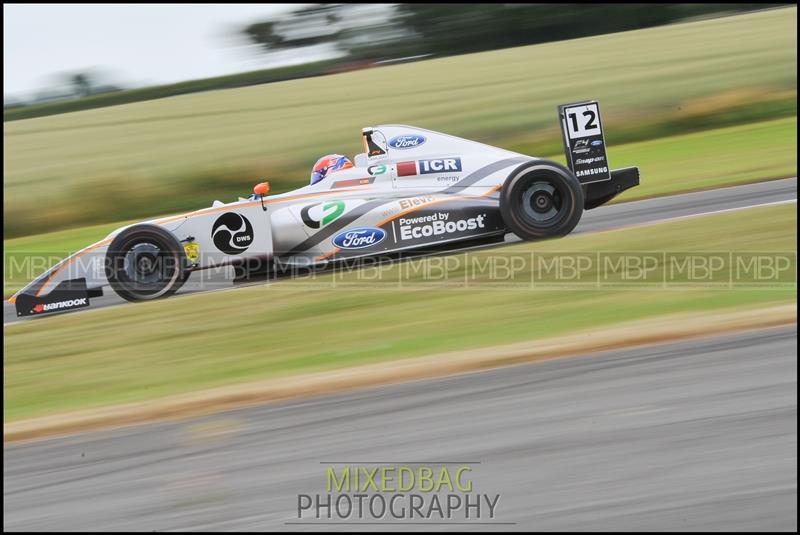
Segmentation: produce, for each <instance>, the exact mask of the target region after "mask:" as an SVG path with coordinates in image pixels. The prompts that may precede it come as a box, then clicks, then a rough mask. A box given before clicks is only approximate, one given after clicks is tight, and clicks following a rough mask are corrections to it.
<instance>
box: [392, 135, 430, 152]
mask: <svg viewBox="0 0 800 535" xmlns="http://www.w3.org/2000/svg"><path fill="white" fill-rule="evenodd" d="M423 143H425V136H421V135H419V134H406V135H402V136H395V137H393V138H392V139H390V140H389V146H390V147H392V148H393V149H415V148H417V147H419V146H420V145H422V144H423Z"/></svg>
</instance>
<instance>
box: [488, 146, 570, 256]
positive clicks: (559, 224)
mask: <svg viewBox="0 0 800 535" xmlns="http://www.w3.org/2000/svg"><path fill="white" fill-rule="evenodd" d="M500 214H501V215H502V217H503V221H504V222H505V224H506V226H507V227H508V228H509V230H511V231H512V232H513V233H514V234H516V235H517V236H519V237H520V238H522V239H524V240H538V239H543V238H553V237H557V236H564V235H565V234H569V233H570V232H572V229H574V228H575V226H576V225H577V224H578V222H579V221H580V219H581V215H582V214H583V190H582V188H581V184H580V182H579V181H578V179H577V178H576V177H575V175H573V174H572V173H571V172H570V171H569V169H567V168H565V167H564V166H562V165H559V164H557V163H555V162H550V161H547V160H535V161H532V162H527V163H524V164H522V165H521V166H519V167H517V168H516V169H515V170H514V171H513V172H512V173H511V174H510V175H509V176H508V178H507V179H506V181H505V182H504V183H503V187H502V189H501V190H500Z"/></svg>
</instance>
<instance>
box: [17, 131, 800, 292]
mask: <svg viewBox="0 0 800 535" xmlns="http://www.w3.org/2000/svg"><path fill="white" fill-rule="evenodd" d="M796 144H797V120H796V119H794V118H791V119H778V120H774V121H767V122H762V123H754V124H748V125H742V126H735V127H729V128H723V129H717V130H709V131H706V132H699V133H695V134H687V135H682V136H673V137H668V138H664V139H655V140H650V141H644V142H640V143H631V144H627V145H621V146H618V147H614V148H613V149H612V150H611V152H610V154H609V159H610V161H611V162H612V163H613V165H614V166H615V167H625V166H629V165H638V166H639V167H640V169H641V174H642V183H641V185H640V186H639V187H637V188H634V189H633V190H631V191H628V192H626V193H625V194H624V195H622V196H621V197H620V198H619V201H627V200H633V199H638V198H642V197H652V196H655V195H664V194H669V193H677V192H681V191H691V190H697V189H705V188H712V187H718V186H724V185H732V184H738V183H743V182H750V181H753V180H761V179H768V178H777V177H784V176H793V175H796V174H797V158H796V155H795V152H794V151H795V146H796ZM553 158H554V159H556V160H560V161H562V162H563V160H564V157H563V155H553ZM676 162H679V163H678V164H676ZM206 204H208V203H206ZM130 222H132V221H130ZM126 223H128V222H118V223H110V224H103V225H96V226H91V227H84V228H78V229H70V230H62V231H59V232H53V233H48V234H40V235H36V236H26V237H22V238H15V239H10V240H5V241H4V244H3V245H4V249H5V251H4V257H3V258H4V280H3V295H4V296H5V297H7V296H9V295H11V294H12V293H13V292H15V291H16V290H18V289H19V288H21V287H22V286H24V285H25V284H26V283H28V282H29V281H31V280H32V279H33V278H34V277H35V276H37V275H39V274H40V273H42V272H44V271H45V270H46V269H47V268H49V267H50V266H52V265H53V264H55V263H56V262H58V261H59V260H60V259H61V258H64V257H65V256H67V255H68V254H70V253H72V252H75V251H77V250H79V249H82V248H83V247H85V246H87V245H89V244H91V243H94V242H95V241H98V240H100V239H102V238H104V237H105V236H106V235H107V234H108V233H109V232H111V231H112V230H114V229H115V228H117V227H119V226H122V225H123V224H126ZM32 262H33V263H32Z"/></svg>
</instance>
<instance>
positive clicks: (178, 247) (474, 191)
mask: <svg viewBox="0 0 800 535" xmlns="http://www.w3.org/2000/svg"><path fill="white" fill-rule="evenodd" d="M559 116H560V125H561V130H562V135H563V142H564V149H565V152H566V157H567V158H566V159H567V166H566V167H565V166H563V165H561V164H559V163H556V162H553V161H548V160H545V159H541V158H537V157H533V156H528V155H524V154H520V153H517V152H512V151H508V150H505V149H501V148H497V147H493V146H489V145H486V144H483V143H479V142H476V141H470V140H467V139H463V138H458V137H454V136H451V135H447V134H443V133H439V132H434V131H431V130H426V129H423V128H417V127H413V126H406V125H391V124H390V125H381V126H376V127H367V128H363V129H362V133H361V136H362V143H363V151H364V152H363V153H361V154H358V155H357V156H356V157H355V159H354V164H353V165H351V166H349V168H344V169H340V170H337V171H336V172H334V173H331V174H329V175H328V176H326V177H325V179H324V180H319V181H318V182H316V183H313V184H311V185H309V186H306V187H302V188H300V189H297V190H294V191H291V192H288V193H283V194H280V195H272V196H270V195H269V186H268V184H267V183H261V184H259V185H257V186H256V187H255V189H254V193H253V194H252V195H250V196H249V197H247V198H240V199H239V200H238V201H235V202H230V203H222V202H220V201H215V202H214V203H213V205H212V206H211V207H209V208H204V209H200V210H196V211H194V212H190V213H186V214H181V215H175V216H169V217H163V218H159V219H153V220H149V221H144V222H142V223H137V224H133V225H129V226H125V227H122V228H119V229H117V230H115V231H114V232H112V233H111V234H109V235H108V236H107V237H106V238H105V239H103V240H101V241H99V242H97V243H94V244H92V245H89V246H88V247H86V248H85V249H82V250H81V251H78V252H77V253H75V254H73V255H71V256H69V257H67V258H65V259H64V260H62V261H61V262H60V263H58V264H57V265H56V266H54V267H53V268H51V269H49V270H48V271H47V272H45V273H44V274H42V275H41V276H40V277H38V278H37V279H35V280H34V281H33V282H31V283H30V284H28V285H27V286H25V287H24V288H23V289H22V290H20V291H19V292H18V293H17V294H16V295H14V296H13V297H12V298H11V301H12V302H14V303H15V305H16V310H17V315H18V316H29V315H36V314H43V313H48V312H57V311H65V310H72V309H79V308H84V307H87V306H89V305H90V300H91V299H92V298H94V297H98V296H101V295H103V292H104V289H105V288H109V287H110V288H111V289H112V290H113V291H114V292H116V293H117V294H118V295H119V296H120V297H122V298H124V299H126V300H128V301H146V300H152V299H157V298H163V297H166V296H169V295H172V294H174V293H175V292H176V291H177V290H178V289H179V288H180V287H181V286H182V285H183V284H184V282H185V281H186V280H187V279H188V277H189V276H190V275H191V274H192V273H193V272H197V271H201V270H205V269H209V268H212V267H218V266H226V265H233V266H236V267H237V269H238V272H237V273H239V274H240V276H241V274H242V273H243V272H244V273H246V271H247V269H248V266H249V265H252V263H253V261H257V263H258V264H259V265H268V266H274V265H276V264H280V265H283V266H287V265H288V266H297V265H300V266H318V265H324V264H326V263H330V262H338V261H342V260H345V259H353V258H363V257H371V256H376V255H383V254H386V253H397V252H403V251H415V250H425V251H430V250H436V249H437V248H440V247H443V246H445V245H447V244H453V243H459V242H463V241H476V240H477V241H492V240H502V239H503V237H504V236H505V235H506V234H508V233H514V234H516V235H517V236H519V237H520V238H522V239H524V240H540V239H546V238H553V237H558V236H563V235H566V234H568V233H569V232H571V231H572V230H573V229H574V228H575V226H576V225H577V224H578V222H579V221H580V218H581V215H582V213H583V210H590V209H593V208H596V207H597V206H600V205H602V204H604V203H606V202H608V201H609V200H611V199H612V198H613V197H614V196H616V195H617V194H619V193H620V192H622V191H624V190H626V189H629V188H631V187H634V186H636V185H638V184H639V170H638V168H637V167H628V168H624V169H617V170H610V168H609V165H608V159H607V154H606V145H605V138H604V135H603V129H602V124H601V121H600V108H599V104H598V103H597V102H596V101H585V102H578V103H574V104H567V105H562V106H559Z"/></svg>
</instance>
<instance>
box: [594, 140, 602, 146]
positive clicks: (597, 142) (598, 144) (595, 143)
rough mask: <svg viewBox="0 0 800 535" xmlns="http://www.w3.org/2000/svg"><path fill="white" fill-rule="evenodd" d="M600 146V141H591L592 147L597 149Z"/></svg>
mask: <svg viewBox="0 0 800 535" xmlns="http://www.w3.org/2000/svg"><path fill="white" fill-rule="evenodd" d="M602 144H603V140H602V139H595V140H594V141H592V147H599V146H600V145H602Z"/></svg>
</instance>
